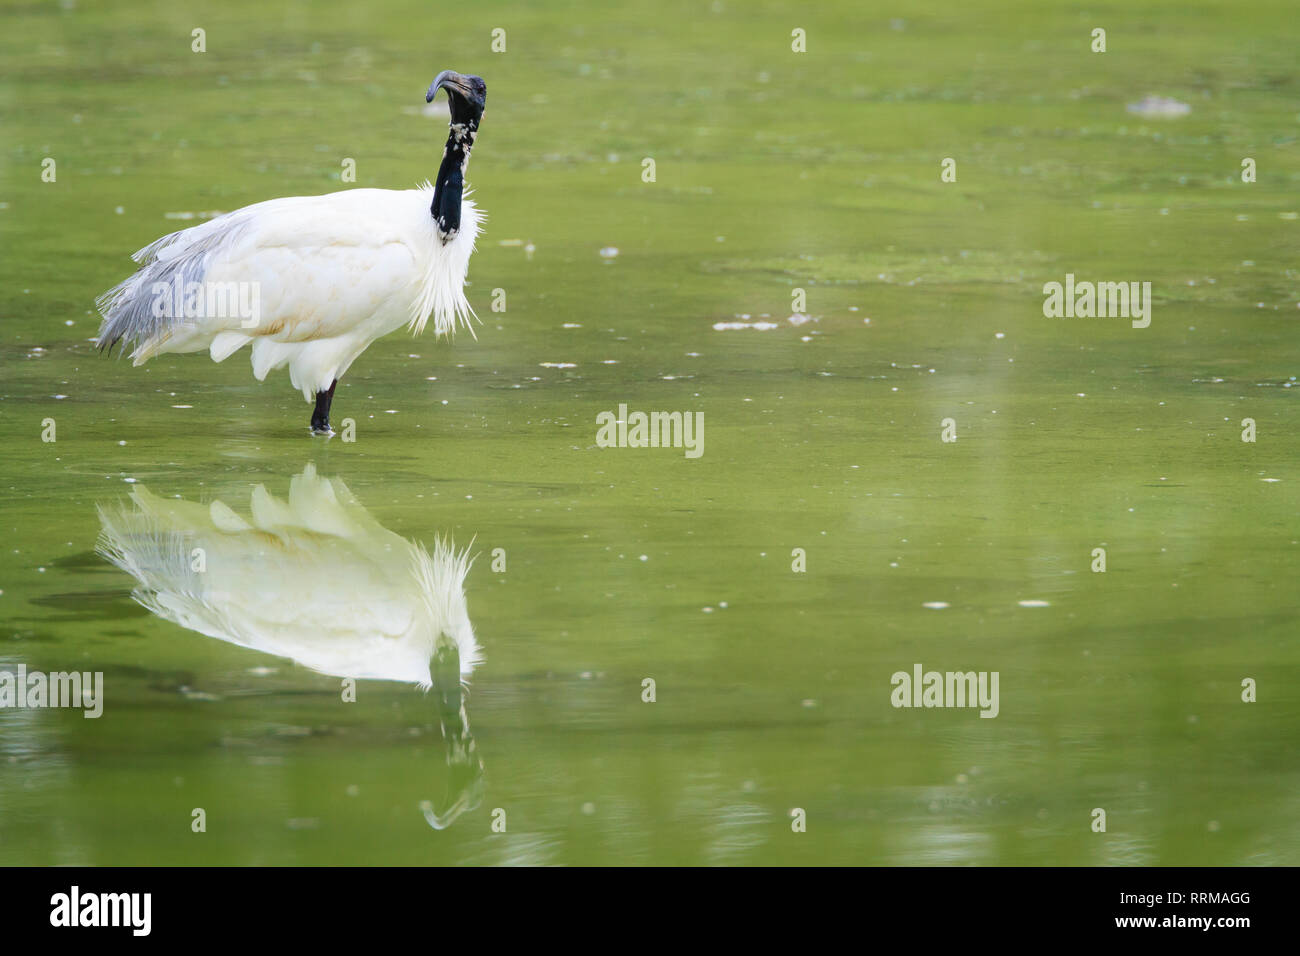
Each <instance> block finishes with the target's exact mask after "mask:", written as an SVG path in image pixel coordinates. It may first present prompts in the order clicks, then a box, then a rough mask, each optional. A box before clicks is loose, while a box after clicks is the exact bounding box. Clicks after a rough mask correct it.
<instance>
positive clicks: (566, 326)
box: [560, 322, 582, 329]
mask: <svg viewBox="0 0 1300 956" xmlns="http://www.w3.org/2000/svg"><path fill="white" fill-rule="evenodd" d="M560 328H562V329H580V328H582V323H581V322H565V323H564V324H563V325H562V326H560Z"/></svg>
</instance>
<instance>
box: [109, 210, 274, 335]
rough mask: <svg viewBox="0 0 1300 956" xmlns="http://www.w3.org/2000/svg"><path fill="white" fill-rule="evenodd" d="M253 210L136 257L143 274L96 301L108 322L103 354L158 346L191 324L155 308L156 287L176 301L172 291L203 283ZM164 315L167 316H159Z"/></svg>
mask: <svg viewBox="0 0 1300 956" xmlns="http://www.w3.org/2000/svg"><path fill="white" fill-rule="evenodd" d="M252 208H253V207H248V209H240V210H237V211H235V212H232V213H227V214H226V215H224V216H218V217H217V218H216V219H213V220H211V221H210V222H205V223H203V224H202V225H199V226H191V227H190V228H188V229H181V230H179V231H178V232H173V233H170V234H168V235H166V236H163V237H162V238H161V239H157V240H155V241H153V242H151V243H149V245H147V246H145V247H144V248H143V249H141V250H139V251H138V252H136V253H135V254H134V255H133V256H132V257H131V258H132V259H134V260H135V261H136V262H139V263H140V264H141V266H140V269H139V270H138V271H137V272H136V273H135V274H134V275H132V276H130V277H128V278H127V279H125V280H123V281H122V282H119V283H118V284H117V285H115V286H114V287H113V288H111V289H109V290H108V291H107V292H105V293H104V294H103V295H101V296H100V297H99V298H97V299H96V300H95V305H96V306H97V307H98V309H99V312H100V315H102V316H103V317H104V321H103V323H102V324H101V325H100V327H99V336H98V338H97V340H96V343H95V344H96V345H97V346H98V347H99V348H100V349H112V347H113V346H114V345H116V344H117V343H118V342H120V341H122V340H123V339H125V340H126V341H127V342H128V343H130V342H135V343H139V344H152V343H154V342H157V341H159V340H161V339H162V338H164V337H166V335H167V333H168V332H169V331H170V330H171V329H172V328H173V327H174V326H175V325H176V324H177V323H179V322H183V321H184V320H185V319H184V315H180V316H176V315H171V314H167V313H169V312H174V311H175V310H174V309H162V310H160V309H157V308H155V305H156V303H157V300H158V293H156V292H155V288H156V287H157V286H158V285H159V284H162V285H163V286H165V287H166V289H167V290H169V291H167V292H166V293H163V294H165V295H167V296H168V297H169V299H170V297H171V296H172V292H171V291H170V290H172V289H174V288H176V287H177V285H178V284H179V288H180V289H181V290H182V293H184V290H186V289H187V288H189V286H190V283H196V282H202V281H203V277H204V276H205V275H206V274H207V271H208V265H209V263H210V262H211V261H212V257H213V256H214V255H215V254H216V253H219V252H221V251H223V250H226V249H229V248H230V247H231V246H232V245H233V244H234V243H235V242H236V241H238V239H239V238H240V236H241V235H242V234H243V232H244V230H245V228H246V227H247V226H248V224H249V222H250V221H251V220H252V218H253V217H252V216H251V215H248V213H249V211H250V210H251V209H252ZM160 311H161V312H163V313H164V314H161V315H160V314H156V313H158V312H160Z"/></svg>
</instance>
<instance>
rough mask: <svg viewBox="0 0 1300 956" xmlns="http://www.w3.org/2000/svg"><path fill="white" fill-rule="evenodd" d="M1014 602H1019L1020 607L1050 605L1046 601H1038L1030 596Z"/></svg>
mask: <svg viewBox="0 0 1300 956" xmlns="http://www.w3.org/2000/svg"><path fill="white" fill-rule="evenodd" d="M1016 603H1017V604H1019V605H1020V606H1021V607H1051V606H1052V605H1051V604H1050V603H1048V602H1047V601H1039V600H1035V599H1032V598H1031V599H1029V600H1025V601H1017V602H1016Z"/></svg>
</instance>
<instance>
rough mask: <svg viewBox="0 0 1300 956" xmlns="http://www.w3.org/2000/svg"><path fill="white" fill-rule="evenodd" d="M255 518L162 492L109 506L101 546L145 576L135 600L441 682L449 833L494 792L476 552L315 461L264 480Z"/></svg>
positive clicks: (256, 639) (249, 640)
mask: <svg viewBox="0 0 1300 956" xmlns="http://www.w3.org/2000/svg"><path fill="white" fill-rule="evenodd" d="M250 504H251V508H250V517H249V518H247V519H245V518H243V517H241V516H240V515H239V514H237V513H236V512H235V511H234V510H233V509H232V508H230V507H229V506H228V505H226V504H225V503H223V502H221V501H213V502H212V503H211V504H208V505H201V504H198V503H196V502H190V501H183V500H180V499H175V498H160V497H158V496H157V495H154V494H152V493H151V492H149V490H148V489H146V488H145V487H144V486H143V485H136V486H135V487H134V488H133V489H132V493H131V502H130V503H129V504H121V505H116V506H111V507H105V506H102V505H101V506H100V507H99V509H98V510H99V517H100V524H101V531H100V540H99V552H100V554H102V555H103V556H104V557H105V558H107V559H108V560H109V561H111V562H112V563H113V564H115V565H117V567H119V568H121V569H122V570H123V571H125V572H127V573H128V574H130V575H131V576H132V577H133V578H135V580H136V587H135V590H134V591H133V592H132V597H134V598H135V600H136V601H138V602H139V603H140V604H142V605H143V606H144V607H146V608H148V609H149V610H150V611H152V612H153V613H154V614H157V615H158V616H159V617H162V618H165V619H167V620H169V621H173V622H175V623H177V624H179V625H181V626H182V627H185V628H189V629H190V630H192V631H198V632H199V633H200V634H206V635H207V636H208V637H215V638H218V639H219V640H223V641H228V642H229V643H231V644H238V645H239V646H240V647H247V648H250V649H252V650H256V651H262V652H264V653H267V654H275V655H278V656H280V657H288V658H291V659H293V660H294V661H297V662H298V663H299V664H302V665H304V666H306V667H309V668H311V669H312V670H315V671H319V672H320V673H322V674H329V675H331V676H335V677H351V678H358V679H371V680H394V681H407V682H411V683H414V684H417V685H419V687H420V688H421V689H422V690H424V691H428V690H430V689H432V691H433V695H434V699H435V701H436V703H437V708H438V717H439V721H440V723H441V725H442V735H443V740H444V742H445V744H446V752H447V766H448V768H449V771H450V776H449V780H448V789H447V794H446V797H445V798H444V800H443V801H442V804H441V806H440V807H435V806H434V805H433V804H431V803H428V802H426V803H424V804H422V805H421V808H422V810H423V812H424V815H425V819H426V820H428V822H429V824H430V826H432V827H433V828H434V829H437V830H441V829H444V828H446V827H448V826H450V825H451V823H452V822H453V821H454V820H455V819H456V818H457V817H458V816H460V815H461V814H462V813H464V812H465V811H467V810H473V809H475V808H477V807H478V805H479V804H480V802H481V801H482V797H483V763H482V761H481V760H480V759H479V756H478V749H477V746H476V744H475V742H474V737H473V735H472V734H471V733H470V727H469V717H468V715H467V713H466V710H465V701H466V697H467V694H468V690H467V682H468V679H469V676H470V674H471V673H472V671H473V670H474V668H475V666H477V665H478V664H479V663H480V662H481V660H482V655H481V653H480V649H479V645H478V641H477V640H476V639H475V637H474V628H473V626H472V625H471V624H470V620H469V612H468V608H467V606H466V601H465V588H464V585H465V575H466V574H467V572H468V571H469V566H470V563H471V559H470V557H469V552H468V550H465V551H460V552H457V551H456V549H455V545H454V544H453V543H452V542H451V541H450V539H447V540H444V539H442V538H438V539H437V540H436V541H435V543H434V548H433V552H432V553H430V552H429V551H427V550H425V548H424V547H422V546H421V545H419V544H416V543H415V542H412V541H408V540H407V539H405V538H403V537H401V536H400V535H397V534H394V533H393V532H391V531H389V530H387V529H386V528H384V527H383V526H381V525H380V524H379V523H378V522H377V521H375V519H374V518H372V517H371V516H370V513H369V512H367V511H366V509H365V508H364V507H362V505H361V504H360V503H359V502H358V501H357V499H356V497H355V496H354V495H353V494H352V492H351V491H349V490H348V487H347V485H345V484H344V483H343V481H342V480H341V479H339V478H322V477H320V476H319V475H317V473H316V467H315V465H312V464H308V465H307V466H306V467H305V468H304V469H303V472H302V474H300V475H298V476H296V477H294V478H293V479H292V481H291V482H290V485H289V497H288V499H287V500H284V499H280V498H276V497H275V496H273V495H272V494H271V493H270V492H268V491H267V490H266V488H265V486H263V485H260V484H259V485H257V486H256V487H254V488H253V493H252V500H251V503H250Z"/></svg>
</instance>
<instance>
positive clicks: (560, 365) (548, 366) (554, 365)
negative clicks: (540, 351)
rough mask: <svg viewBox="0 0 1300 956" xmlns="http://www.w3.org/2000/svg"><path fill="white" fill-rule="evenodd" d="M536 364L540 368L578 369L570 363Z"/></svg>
mask: <svg viewBox="0 0 1300 956" xmlns="http://www.w3.org/2000/svg"><path fill="white" fill-rule="evenodd" d="M537 364H538V365H539V366H541V367H542V368H577V367H578V366H577V365H575V364H574V363H572V362H538V363H537Z"/></svg>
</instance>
